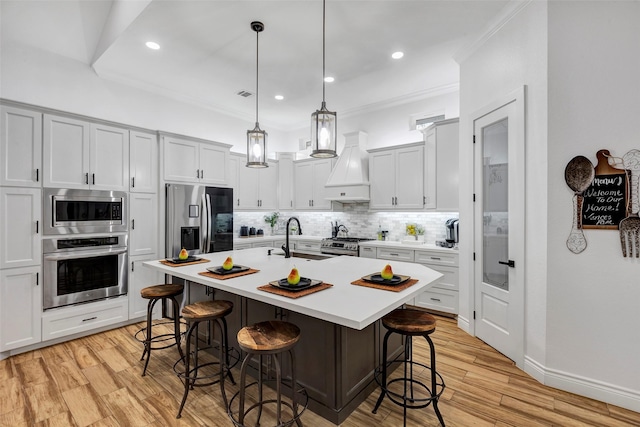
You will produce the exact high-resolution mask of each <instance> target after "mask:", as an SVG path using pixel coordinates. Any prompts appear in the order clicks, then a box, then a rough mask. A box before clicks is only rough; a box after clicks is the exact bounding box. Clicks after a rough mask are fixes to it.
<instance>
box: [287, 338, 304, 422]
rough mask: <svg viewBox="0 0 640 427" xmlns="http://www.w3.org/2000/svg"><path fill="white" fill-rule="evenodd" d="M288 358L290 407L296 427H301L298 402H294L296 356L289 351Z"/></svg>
mask: <svg viewBox="0 0 640 427" xmlns="http://www.w3.org/2000/svg"><path fill="white" fill-rule="evenodd" d="M289 357H290V358H291V405H292V407H293V416H294V418H296V424H297V425H298V427H303V426H302V421H300V418H297V417H298V402H297V401H296V384H297V382H296V356H295V353H294V352H293V350H289Z"/></svg>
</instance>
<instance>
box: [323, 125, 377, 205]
mask: <svg viewBox="0 0 640 427" xmlns="http://www.w3.org/2000/svg"><path fill="white" fill-rule="evenodd" d="M344 137H345V144H344V149H343V150H342V153H340V157H338V161H337V162H336V165H335V166H334V167H333V170H332V171H331V175H329V179H328V180H327V183H326V184H325V190H326V199H327V200H332V201H336V202H341V203H357V202H368V201H369V155H368V154H367V152H366V151H365V147H366V144H367V134H366V133H364V132H360V131H357V132H350V133H345V134H344Z"/></svg>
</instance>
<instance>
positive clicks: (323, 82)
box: [322, 0, 326, 105]
mask: <svg viewBox="0 0 640 427" xmlns="http://www.w3.org/2000/svg"><path fill="white" fill-rule="evenodd" d="M325 9H326V7H325V0H322V105H324V84H325V81H324V76H325V74H324V71H325V70H324V38H325V35H324V33H325Z"/></svg>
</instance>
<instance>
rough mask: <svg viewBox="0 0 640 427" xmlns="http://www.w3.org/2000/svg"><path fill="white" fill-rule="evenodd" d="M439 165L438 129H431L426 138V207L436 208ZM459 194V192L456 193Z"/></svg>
mask: <svg viewBox="0 0 640 427" xmlns="http://www.w3.org/2000/svg"><path fill="white" fill-rule="evenodd" d="M437 172H438V166H437V162H436V129H435V127H433V128H431V129H429V130H428V131H427V133H426V135H425V140H424V207H425V209H435V208H436V195H437V193H436V183H437V179H438V177H437ZM456 196H457V194H456Z"/></svg>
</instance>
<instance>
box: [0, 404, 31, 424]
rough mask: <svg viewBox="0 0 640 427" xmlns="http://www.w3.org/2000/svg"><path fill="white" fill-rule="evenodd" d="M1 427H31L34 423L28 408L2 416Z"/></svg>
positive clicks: (0, 418) (0, 416)
mask: <svg viewBox="0 0 640 427" xmlns="http://www.w3.org/2000/svg"><path fill="white" fill-rule="evenodd" d="M0 426H7V427H31V426H33V422H32V421H31V417H30V416H29V411H28V410H27V408H26V407H24V406H23V407H22V408H18V409H16V410H14V411H11V412H7V413H6V414H2V415H0Z"/></svg>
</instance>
